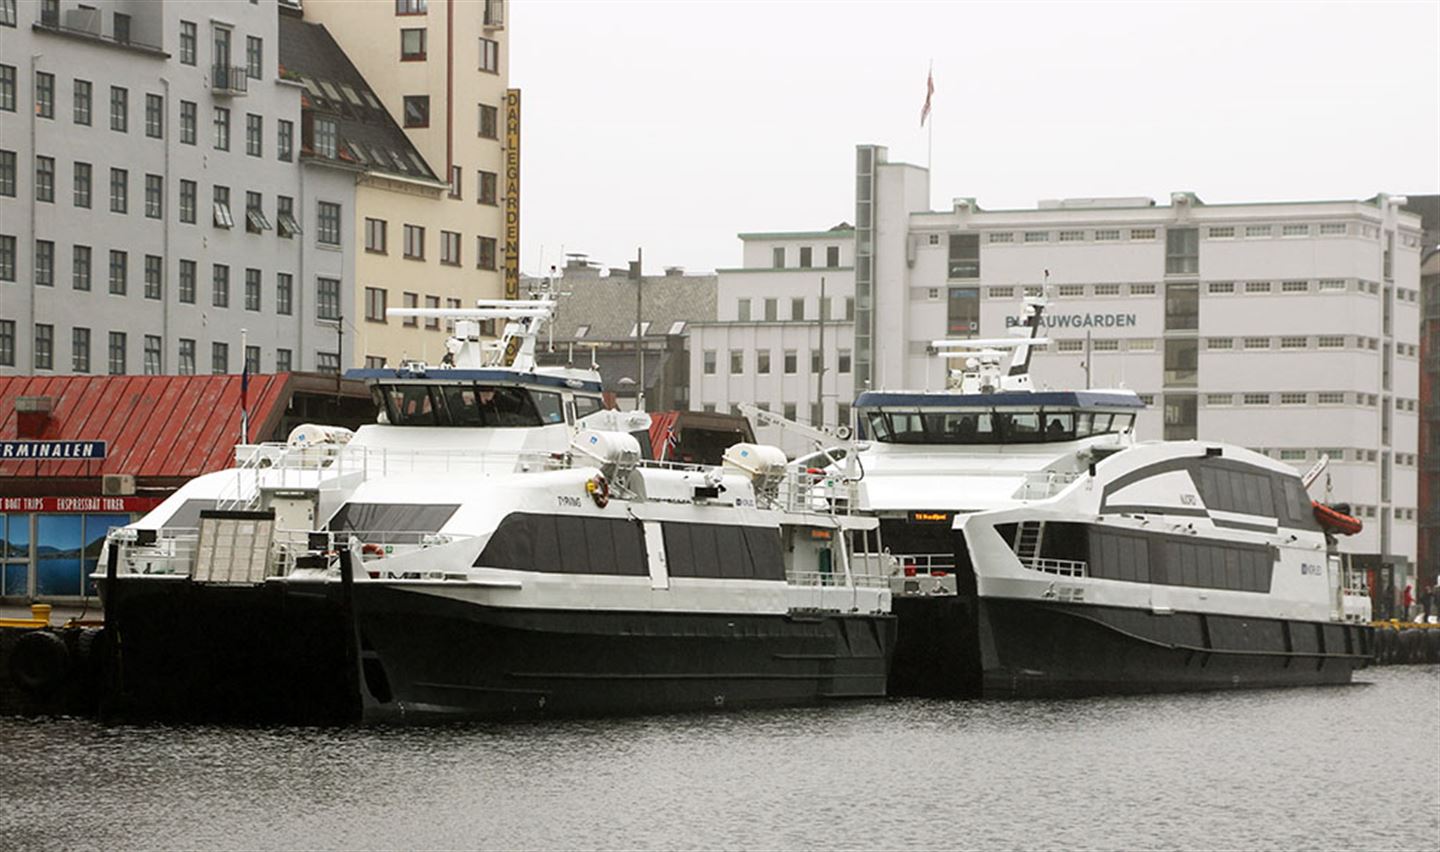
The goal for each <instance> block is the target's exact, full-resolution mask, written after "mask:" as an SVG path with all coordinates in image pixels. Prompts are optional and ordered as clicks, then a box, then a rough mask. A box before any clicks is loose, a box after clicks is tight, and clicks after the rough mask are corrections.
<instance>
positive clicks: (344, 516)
mask: <svg viewBox="0 0 1440 852" xmlns="http://www.w3.org/2000/svg"><path fill="white" fill-rule="evenodd" d="M459 508H460V507H459V506H458V505H456V504H453V503H445V504H441V503H435V504H430V503H346V504H345V505H343V506H341V507H340V510H339V511H337V512H336V513H335V515H334V517H332V518H331V519H330V524H329V528H330V529H331V530H332V531H334V532H383V533H385V534H386V535H385V537H384V538H385V541H387V542H396V543H399V542H412V543H413V542H418V541H419V540H420V537H421V535H423V534H425V533H434V532H439V531H440V528H441V527H443V526H445V524H446V523H447V522H448V521H449V520H450V517H451V516H452V515H454V514H455V510H456V509H459ZM397 534H398V535H397Z"/></svg>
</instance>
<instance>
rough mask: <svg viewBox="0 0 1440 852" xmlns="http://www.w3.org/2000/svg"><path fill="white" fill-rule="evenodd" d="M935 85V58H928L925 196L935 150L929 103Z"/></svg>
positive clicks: (933, 112)
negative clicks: (927, 128) (927, 129)
mask: <svg viewBox="0 0 1440 852" xmlns="http://www.w3.org/2000/svg"><path fill="white" fill-rule="evenodd" d="M934 85H935V60H933V59H932V60H930V68H929V69H928V70H927V71H926V72H925V89H926V91H925V106H927V107H929V111H927V112H926V113H925V117H926V119H928V121H929V125H930V126H929V131H928V134H927V135H926V138H925V196H926V198H927V199H928V198H929V196H930V180H931V175H932V169H931V157H932V156H933V153H934V150H935V107H934V106H933V105H932V104H931V103H930V96H931V90H932V88H933V86H934Z"/></svg>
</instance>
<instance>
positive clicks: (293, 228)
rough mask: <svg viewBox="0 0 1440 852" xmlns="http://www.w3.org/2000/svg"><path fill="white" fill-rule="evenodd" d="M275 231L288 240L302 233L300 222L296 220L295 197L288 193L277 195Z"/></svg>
mask: <svg viewBox="0 0 1440 852" xmlns="http://www.w3.org/2000/svg"><path fill="white" fill-rule="evenodd" d="M275 233H277V234H279V235H280V236H281V237H284V238H285V239H287V240H288V239H290V238H291V237H293V236H295V235H296V234H298V233H300V223H299V222H296V221H295V199H293V198H291V197H290V196H288V195H277V196H275Z"/></svg>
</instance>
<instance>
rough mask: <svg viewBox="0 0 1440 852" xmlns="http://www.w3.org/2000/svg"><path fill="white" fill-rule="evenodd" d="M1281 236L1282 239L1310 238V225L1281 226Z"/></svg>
mask: <svg viewBox="0 0 1440 852" xmlns="http://www.w3.org/2000/svg"><path fill="white" fill-rule="evenodd" d="M1280 236H1282V237H1308V236H1310V226H1309V225H1281V226H1280Z"/></svg>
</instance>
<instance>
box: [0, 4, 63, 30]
mask: <svg viewBox="0 0 1440 852" xmlns="http://www.w3.org/2000/svg"><path fill="white" fill-rule="evenodd" d="M18 20H19V15H18V14H16V11H15V0H0V27H13V26H15V24H16V23H17V22H18ZM40 22H41V23H43V24H45V25H47V26H52V27H53V26H55V23H56V22H55V21H52V20H50V18H49V17H48V16H47V15H46V13H45V10H42V12H41V16H40Z"/></svg>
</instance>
